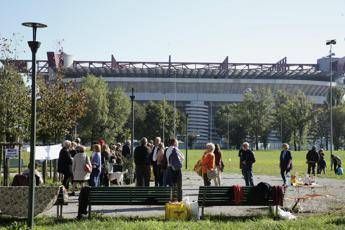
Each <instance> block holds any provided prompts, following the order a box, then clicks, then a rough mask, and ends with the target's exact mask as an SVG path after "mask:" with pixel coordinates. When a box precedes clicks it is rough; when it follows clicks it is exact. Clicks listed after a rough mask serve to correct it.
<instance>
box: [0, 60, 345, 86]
mask: <svg viewBox="0 0 345 230" xmlns="http://www.w3.org/2000/svg"><path fill="white" fill-rule="evenodd" d="M1 62H2V63H4V60H1ZM12 62H13V63H15V65H16V66H20V68H19V69H20V70H22V72H30V71H31V61H30V60H15V61H12ZM49 67H50V68H52V69H53V70H56V69H57V68H56V67H55V66H52V65H51V64H50V63H49V62H48V61H45V60H38V61H37V71H38V73H41V74H48V72H49V69H50V68H49ZM59 69H60V71H62V72H63V73H64V75H65V77H67V78H70V77H73V78H79V77H83V76H85V75H87V74H94V75H97V76H102V77H143V78H144V77H150V78H167V77H172V78H175V77H176V78H200V79H202V78H207V79H212V78H214V79H217V78H220V79H286V80H314V81H329V79H330V72H325V71H321V70H319V68H318V65H317V64H288V63H287V62H286V57H285V58H283V59H281V60H280V61H279V62H277V63H236V62H228V57H226V58H225V60H224V61H223V62H171V61H169V62H152V61H149V62H144V61H116V60H115V59H114V57H113V56H112V60H111V61H73V63H72V65H71V66H69V67H60V68H59ZM339 77H343V75H342V74H340V73H337V72H334V73H333V80H334V81H335V80H337V78H339Z"/></svg>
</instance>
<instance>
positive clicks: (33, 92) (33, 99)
mask: <svg viewBox="0 0 345 230" xmlns="http://www.w3.org/2000/svg"><path fill="white" fill-rule="evenodd" d="M22 25H23V26H26V27H31V28H32V36H33V39H32V41H28V44H29V47H30V49H31V54H32V62H31V63H32V68H31V134H30V173H29V204H28V219H27V224H28V227H29V228H30V229H32V228H33V225H34V210H35V196H34V194H35V183H34V180H35V177H34V176H35V174H34V170H35V145H36V52H37V50H38V48H39V47H40V44H41V43H40V42H38V41H36V32H37V28H45V27H47V26H46V25H44V24H41V23H37V22H24V23H22Z"/></svg>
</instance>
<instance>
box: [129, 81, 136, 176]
mask: <svg viewBox="0 0 345 230" xmlns="http://www.w3.org/2000/svg"><path fill="white" fill-rule="evenodd" d="M130 98H131V111H132V132H131V166H132V167H131V169H132V170H131V172H130V179H131V183H132V182H133V175H134V174H133V159H134V99H135V96H134V88H132V94H131V96H130Z"/></svg>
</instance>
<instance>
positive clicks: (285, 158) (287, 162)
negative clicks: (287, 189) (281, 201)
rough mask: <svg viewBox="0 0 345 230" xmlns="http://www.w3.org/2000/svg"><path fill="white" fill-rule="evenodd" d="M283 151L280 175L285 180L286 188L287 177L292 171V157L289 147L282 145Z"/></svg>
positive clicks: (281, 153)
mask: <svg viewBox="0 0 345 230" xmlns="http://www.w3.org/2000/svg"><path fill="white" fill-rule="evenodd" d="M282 148H283V150H282V151H281V152H280V163H279V166H280V175H281V177H282V179H283V182H284V184H283V185H284V186H286V175H287V174H288V173H289V172H290V170H291V169H292V155H291V152H290V150H289V145H288V144H286V143H284V144H283V145H282Z"/></svg>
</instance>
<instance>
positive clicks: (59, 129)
mask: <svg viewBox="0 0 345 230" xmlns="http://www.w3.org/2000/svg"><path fill="white" fill-rule="evenodd" d="M39 89H40V92H39V93H40V95H39V96H40V99H39V100H38V103H37V121H38V125H37V130H38V136H39V137H40V138H41V139H42V140H43V142H44V143H47V142H55V143H57V142H60V141H61V139H62V138H63V137H64V136H65V135H67V134H69V133H70V130H71V129H72V128H73V127H74V126H75V125H76V122H77V120H78V119H79V118H80V117H82V116H83V115H84V114H85V104H86V97H85V93H84V91H83V90H79V89H78V88H77V87H76V86H75V85H74V84H73V83H72V82H64V81H63V80H62V78H61V77H60V76H58V77H57V78H56V79H55V80H53V81H49V82H44V81H43V80H41V81H39Z"/></svg>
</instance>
